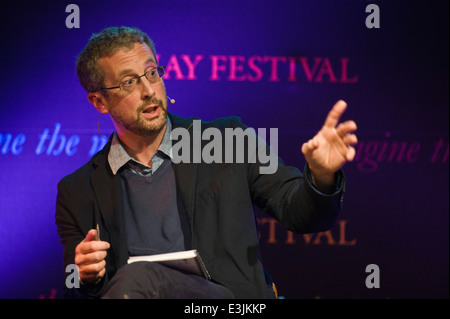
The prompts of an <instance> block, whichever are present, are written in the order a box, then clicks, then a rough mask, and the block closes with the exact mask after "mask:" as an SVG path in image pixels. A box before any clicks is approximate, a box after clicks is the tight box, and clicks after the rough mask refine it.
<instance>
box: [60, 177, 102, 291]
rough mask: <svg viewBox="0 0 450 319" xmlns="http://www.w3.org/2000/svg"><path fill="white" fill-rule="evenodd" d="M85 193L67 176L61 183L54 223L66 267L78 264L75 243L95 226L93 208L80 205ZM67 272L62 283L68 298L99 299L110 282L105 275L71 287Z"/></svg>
mask: <svg viewBox="0 0 450 319" xmlns="http://www.w3.org/2000/svg"><path fill="white" fill-rule="evenodd" d="M85 196H86V194H85V193H84V191H83V190H82V189H77V188H76V187H74V186H73V185H72V183H71V182H68V181H67V178H64V179H62V180H61V181H60V182H59V183H58V193H57V197H56V213H55V223H56V226H57V233H58V235H59V237H60V242H61V244H62V245H63V250H64V255H63V266H64V270H65V269H66V267H67V266H68V265H70V264H74V263H75V248H76V246H77V245H78V244H79V243H80V242H81V241H82V240H83V239H84V238H85V236H86V234H87V232H88V231H89V229H91V228H93V223H94V217H93V215H94V209H93V208H91V209H90V210H89V209H87V208H86V207H85V206H83V205H80V203H82V202H86V201H82V200H81V198H83V197H85ZM85 198H86V197H85ZM68 275H70V273H65V278H64V283H63V284H64V292H65V297H66V298H80V297H81V298H99V297H100V295H101V292H102V290H103V287H104V286H106V285H105V283H106V282H107V278H106V275H105V278H103V279H102V280H101V281H100V282H98V283H97V284H95V285H94V284H86V285H84V284H82V283H80V286H79V288H72V287H67V285H66V280H67V276H68ZM77 275H78V274H77Z"/></svg>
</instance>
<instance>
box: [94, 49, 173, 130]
mask: <svg viewBox="0 0 450 319" xmlns="http://www.w3.org/2000/svg"><path fill="white" fill-rule="evenodd" d="M98 63H99V64H100V66H101V67H102V69H103V71H104V74H105V87H113V86H117V85H119V83H121V82H123V81H125V80H128V79H130V78H132V77H138V76H140V75H142V74H144V73H145V72H147V71H148V70H149V69H151V68H154V67H156V66H157V64H156V59H155V56H154V55H153V52H152V50H151V49H150V48H149V47H148V45H147V44H145V43H143V44H140V43H135V44H134V46H133V48H132V49H131V50H129V49H125V48H124V49H120V50H119V51H117V52H116V53H114V54H113V55H112V56H108V57H102V58H100V59H99V60H98ZM105 108H106V109H107V111H108V112H109V114H110V115H111V118H112V120H113V122H114V126H115V128H116V130H117V132H118V133H119V136H120V135H122V134H127V133H129V132H132V133H134V134H136V135H139V136H153V135H155V134H158V133H160V132H161V130H163V129H164V128H165V126H166V123H167V95H166V90H165V87H164V82H163V81H162V80H161V81H159V82H157V83H154V84H150V83H149V81H148V80H147V79H146V77H145V76H144V77H141V78H140V81H139V82H138V83H137V85H136V88H135V89H134V90H132V91H127V90H122V89H113V90H109V91H108V97H107V98H106V99H105Z"/></svg>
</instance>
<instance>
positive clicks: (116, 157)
mask: <svg viewBox="0 0 450 319" xmlns="http://www.w3.org/2000/svg"><path fill="white" fill-rule="evenodd" d="M171 131H172V123H171V122H170V119H169V118H167V127H166V131H165V132H164V136H163V139H162V141H161V145H160V146H159V148H158V150H157V151H156V153H155V154H154V155H153V156H152V167H151V168H150V167H148V166H147V165H144V164H142V163H141V162H139V161H137V160H135V159H134V158H132V157H131V156H130V155H128V153H127V151H126V150H125V148H124V147H123V146H122V144H121V143H120V140H119V137H118V136H117V132H114V135H113V138H112V141H111V148H110V150H109V154H108V163H109V166H110V167H111V170H112V172H113V174H114V175H116V174H117V171H118V170H119V169H120V168H121V167H122V166H124V165H125V164H127V163H128V168H129V169H130V170H131V171H132V172H134V173H136V174H140V175H143V176H147V175H150V174H153V173H154V172H155V171H156V170H157V169H158V167H160V166H161V164H162V162H163V160H164V158H170V149H171V148H172V140H171V139H170V132H171Z"/></svg>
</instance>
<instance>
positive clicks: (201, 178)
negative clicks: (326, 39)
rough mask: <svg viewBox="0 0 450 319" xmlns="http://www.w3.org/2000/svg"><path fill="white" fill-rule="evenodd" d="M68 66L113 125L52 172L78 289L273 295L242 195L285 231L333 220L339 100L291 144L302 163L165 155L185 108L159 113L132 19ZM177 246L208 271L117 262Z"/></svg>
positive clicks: (338, 189)
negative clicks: (76, 163) (79, 157)
mask: <svg viewBox="0 0 450 319" xmlns="http://www.w3.org/2000/svg"><path fill="white" fill-rule="evenodd" d="M77 74H78V77H79V80H80V83H81V84H82V85H83V87H84V88H85V89H86V90H87V92H88V100H89V102H90V103H91V104H92V105H93V106H94V107H95V108H96V109H97V110H98V111H99V112H100V113H101V114H107V113H108V114H109V115H110V117H111V119H112V121H113V123H114V127H115V132H114V134H113V135H112V136H111V138H110V140H109V142H108V143H107V144H106V146H105V147H104V149H103V150H101V151H100V152H99V153H97V154H96V155H94V156H93V158H92V159H91V160H90V161H89V162H88V163H87V164H85V165H84V166H83V167H81V168H80V169H78V170H77V171H75V172H74V173H72V174H70V175H68V176H66V177H64V178H63V179H62V180H61V181H60V183H59V184H58V196H57V208H56V215H55V217H56V224H57V229H58V234H59V236H60V237H61V243H62V244H63V245H64V265H65V266H66V265H68V264H73V263H75V264H76V265H77V267H78V273H79V278H80V281H81V286H80V288H79V289H78V291H79V293H80V294H81V295H82V296H85V297H92V298H98V297H103V298H208V297H210V298H273V297H274V294H273V290H272V287H271V286H272V282H271V280H270V276H268V274H267V272H266V271H265V270H264V268H263V266H262V264H261V262H260V260H259V256H258V236H257V230H256V225H255V219H254V212H253V204H256V205H257V206H258V207H260V208H261V209H262V210H264V211H265V212H266V213H268V214H269V215H271V216H273V217H274V218H275V219H277V220H278V221H279V222H280V223H281V224H282V225H283V226H285V227H286V228H288V229H290V230H292V231H295V232H299V233H305V232H317V231H324V230H327V229H329V228H330V227H331V226H332V225H333V223H334V222H335V220H336V218H337V216H338V214H339V212H340V209H341V201H342V196H343V192H344V184H345V178H344V175H343V173H342V171H341V167H342V165H344V163H345V162H346V161H351V160H353V158H354V155H355V150H354V148H353V147H352V145H353V144H355V143H356V142H357V138H356V136H355V135H354V134H353V132H354V131H355V130H356V124H355V123H354V122H353V121H348V122H344V123H341V124H338V122H339V118H340V116H341V115H342V114H343V112H344V111H345V108H346V103H345V102H343V101H339V102H337V103H336V105H334V107H333V109H332V110H331V111H330V113H329V115H328V116H327V118H326V121H325V124H324V126H323V127H322V129H321V130H320V131H319V132H318V133H317V134H316V135H315V136H314V137H313V138H312V139H311V140H310V141H308V142H307V143H305V144H304V145H303V146H302V153H303V154H304V156H305V159H306V161H307V165H306V167H305V170H304V173H303V174H302V173H301V172H300V171H299V170H298V169H297V168H293V167H287V166H285V165H283V163H282V162H280V163H279V166H278V168H277V170H276V172H274V173H273V174H261V173H260V171H259V168H260V167H261V163H259V162H256V163H253V162H250V161H247V162H245V163H231V164H230V163H225V162H221V163H214V162H213V163H205V162H201V163H197V162H193V161H185V162H183V161H182V162H181V163H174V162H173V161H172V154H171V152H170V149H171V146H172V140H171V139H170V133H171V132H173V131H174V130H175V129H180V128H184V129H185V130H186V131H188V132H192V126H193V119H186V118H181V117H178V116H176V115H174V114H170V113H168V103H167V95H166V91H165V87H164V82H163V80H162V76H163V75H164V68H163V67H161V66H158V61H157V59H156V52H155V48H154V45H153V43H152V41H151V40H150V39H149V38H148V36H147V35H146V34H144V33H143V32H142V31H140V30H138V29H135V28H127V27H119V28H116V27H112V28H107V29H105V30H103V31H102V32H100V33H99V34H95V35H93V36H92V37H91V39H90V41H89V43H88V44H87V45H86V47H85V48H84V49H83V51H82V52H81V53H80V55H79V57H78V60H77ZM201 124H202V131H204V130H205V129H207V128H215V129H218V130H219V131H220V132H224V130H225V128H242V129H245V126H244V125H243V124H242V123H241V122H240V120H239V119H238V118H236V117H230V118H223V119H218V120H215V121H212V122H202V123H201ZM192 143H193V142H192V141H191V145H192ZM190 155H191V157H192V155H193V154H190ZM96 228H98V229H96ZM98 236H100V238H98ZM188 249H196V250H197V251H198V252H199V254H200V256H201V257H202V259H203V261H204V264H205V266H206V269H207V270H208V272H209V274H210V277H211V278H210V280H208V279H205V278H203V277H200V276H197V275H193V274H189V273H186V272H183V271H178V270H175V269H172V268H169V267H166V266H163V265H161V264H157V263H136V264H127V260H128V258H129V256H133V255H138V256H139V255H151V254H159V253H167V252H174V251H182V250H188Z"/></svg>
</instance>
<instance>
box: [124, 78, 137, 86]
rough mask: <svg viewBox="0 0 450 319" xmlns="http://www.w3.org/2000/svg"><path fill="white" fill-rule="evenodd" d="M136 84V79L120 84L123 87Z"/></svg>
mask: <svg viewBox="0 0 450 319" xmlns="http://www.w3.org/2000/svg"><path fill="white" fill-rule="evenodd" d="M135 82H136V79H128V80H125V81H123V82H122V84H123V85H125V86H130V85H133V84H134V83H135Z"/></svg>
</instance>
